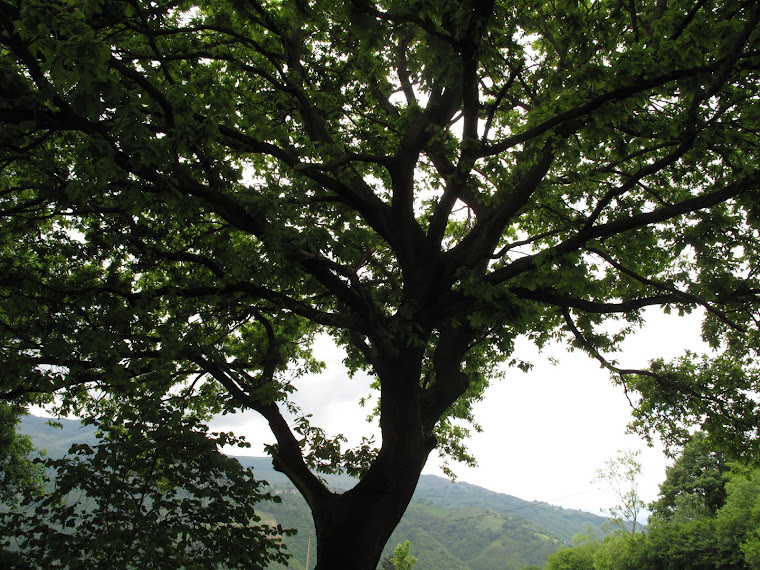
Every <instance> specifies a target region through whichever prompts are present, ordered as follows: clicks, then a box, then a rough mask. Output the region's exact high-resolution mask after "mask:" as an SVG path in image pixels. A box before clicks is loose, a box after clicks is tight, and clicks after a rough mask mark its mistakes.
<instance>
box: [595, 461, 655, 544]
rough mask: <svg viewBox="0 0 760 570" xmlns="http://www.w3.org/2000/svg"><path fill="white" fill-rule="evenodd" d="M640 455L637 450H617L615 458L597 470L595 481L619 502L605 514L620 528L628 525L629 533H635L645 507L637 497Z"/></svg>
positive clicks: (638, 496) (639, 497)
mask: <svg viewBox="0 0 760 570" xmlns="http://www.w3.org/2000/svg"><path fill="white" fill-rule="evenodd" d="M640 454H641V451H639V450H635V451H631V450H628V451H620V450H618V453H617V456H615V457H614V458H612V459H608V460H607V461H605V462H604V467H603V468H601V469H599V470H597V473H596V479H595V481H597V482H598V483H601V484H602V486H603V487H605V488H608V489H609V490H611V491H612V492H613V493H614V494H615V497H616V498H617V499H618V500H619V501H620V504H619V505H615V506H614V507H610V508H609V509H608V511H607V512H609V513H610V515H611V516H612V519H613V521H614V522H616V523H617V524H619V525H620V527H621V528H625V527H626V523H628V524H629V525H630V529H631V533H635V532H636V525H637V524H638V521H639V516H640V515H641V512H642V511H643V509H644V507H646V503H645V502H644V501H643V500H642V499H641V496H640V495H639V478H640V477H641V462H640V461H639V459H638V457H639V455H640Z"/></svg>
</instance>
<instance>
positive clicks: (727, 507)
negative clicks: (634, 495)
mask: <svg viewBox="0 0 760 570" xmlns="http://www.w3.org/2000/svg"><path fill="white" fill-rule="evenodd" d="M651 508H652V516H651V517H650V519H649V524H648V529H647V532H646V533H638V534H630V533H624V532H618V533H615V534H612V535H608V536H605V537H600V536H599V535H596V534H594V533H591V534H587V535H582V536H579V537H578V538H577V541H578V544H576V545H575V546H574V547H572V548H567V549H561V550H559V551H557V552H556V553H555V554H552V555H551V556H549V560H548V563H547V566H546V568H547V570H635V569H637V570H650V569H651V570H677V569H682V568H690V569H695V570H699V569H704V570H707V569H711V568H725V569H732V570H740V569H744V568H746V569H751V568H758V567H760V534H759V533H758V529H760V470H758V469H756V468H748V467H744V466H742V465H741V464H738V463H733V464H731V463H730V462H727V461H726V460H725V458H724V457H723V454H722V452H720V451H716V450H714V449H711V448H710V446H709V445H708V444H707V441H706V438H705V435H704V434H702V433H697V434H695V436H694V437H693V438H692V439H691V440H690V441H689V443H688V444H687V445H686V447H685V448H684V450H683V453H682V454H681V455H680V456H679V457H678V459H677V460H676V461H675V463H674V464H673V465H672V466H671V467H669V468H668V470H667V475H666V480H665V481H664V482H663V483H662V485H660V497H659V499H658V500H657V501H655V502H654V503H653V504H652V505H651Z"/></svg>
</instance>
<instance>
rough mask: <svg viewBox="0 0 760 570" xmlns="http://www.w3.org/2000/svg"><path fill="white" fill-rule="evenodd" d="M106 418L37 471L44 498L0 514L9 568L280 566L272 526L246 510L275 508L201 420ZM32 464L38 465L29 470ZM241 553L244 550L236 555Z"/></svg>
mask: <svg viewBox="0 0 760 570" xmlns="http://www.w3.org/2000/svg"><path fill="white" fill-rule="evenodd" d="M134 403H135V402H131V404H132V405H130V407H128V408H122V409H119V410H111V413H108V414H106V415H105V417H103V418H100V419H99V420H90V421H91V422H96V423H97V426H98V432H97V443H96V444H94V445H89V444H86V443H79V444H74V445H73V446H71V448H70V449H69V452H68V454H67V455H65V456H63V457H57V456H51V457H50V458H47V459H45V460H43V461H41V463H42V464H43V465H44V466H45V468H46V470H47V472H48V473H49V474H50V476H51V479H52V480H51V481H50V483H49V485H48V487H47V489H46V490H45V492H44V493H41V492H39V491H38V492H36V493H29V492H26V493H23V494H21V495H20V496H21V499H20V501H19V504H18V505H11V506H10V507H11V508H9V509H3V512H2V513H0V541H1V542H0V544H2V545H3V547H4V549H3V551H6V550H7V551H8V552H13V553H17V555H19V556H21V557H22V558H23V560H24V561H25V562H24V564H23V565H20V566H19V568H22V567H23V568H41V569H42V568H44V569H48V568H68V569H77V568H82V569H85V568H93V567H95V568H105V567H114V568H139V567H143V568H167V567H171V568H188V569H190V568H197V569H204V570H205V569H207V568H209V569H211V568H223V569H228V568H265V567H267V566H268V565H269V563H272V562H284V561H285V560H286V559H287V556H286V554H285V552H284V551H283V550H282V538H283V536H286V535H287V534H289V532H288V531H285V530H283V529H282V528H281V527H279V526H269V525H266V524H263V523H262V522H261V520H260V518H259V517H258V515H256V513H255V512H254V505H255V504H256V503H258V502H259V501H263V500H275V501H279V497H274V496H272V495H270V494H269V493H268V492H265V491H264V490H263V489H262V486H263V485H265V483H262V482H259V481H256V480H255V479H254V478H253V473H252V472H251V470H250V469H243V468H242V467H241V465H240V464H239V463H238V462H237V460H235V459H234V458H231V457H228V456H226V455H223V454H222V453H220V452H219V451H218V449H217V446H221V445H234V444H238V443H241V442H239V441H238V440H236V439H235V438H234V437H232V436H230V434H225V433H215V434H209V433H207V432H208V429H207V428H206V427H205V425H204V424H203V423H202V422H201V419H202V418H199V417H197V416H193V415H187V414H185V413H184V411H183V410H182V409H179V408H177V407H176V405H172V404H171V403H163V404H162V405H161V406H159V407H155V406H151V405H149V404H148V403H146V402H142V403H143V405H136V406H134V407H133V404H134ZM38 461H40V460H38ZM241 544H244V545H245V548H241V547H240V545H241Z"/></svg>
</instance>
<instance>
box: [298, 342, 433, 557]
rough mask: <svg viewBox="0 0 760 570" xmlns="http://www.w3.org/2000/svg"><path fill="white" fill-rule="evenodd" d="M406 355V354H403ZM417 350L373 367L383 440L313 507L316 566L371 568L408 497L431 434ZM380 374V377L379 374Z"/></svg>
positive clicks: (424, 456) (396, 523)
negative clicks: (350, 480)
mask: <svg viewBox="0 0 760 570" xmlns="http://www.w3.org/2000/svg"><path fill="white" fill-rule="evenodd" d="M407 356H409V355H407ZM420 361H421V355H420V354H414V355H413V356H412V357H411V358H407V359H405V364H406V365H404V363H402V361H401V359H398V360H395V361H394V362H393V364H392V365H391V366H389V368H390V369H388V368H386V369H385V370H381V371H378V372H379V373H380V375H381V378H382V379H383V383H382V387H381V420H380V424H381V429H382V432H383V445H382V448H381V449H380V452H379V454H378V456H377V458H376V459H375V461H374V462H373V464H372V466H371V467H370V469H369V471H368V472H367V473H366V474H365V476H364V477H363V478H362V480H361V481H360V482H359V483H358V484H357V485H356V487H354V488H353V489H351V490H350V491H347V492H346V493H343V494H341V495H331V496H330V497H329V498H326V499H325V500H323V501H321V504H320V505H319V506H317V508H315V505H312V512H313V515H314V523H315V526H316V530H317V568H318V569H319V570H328V569H330V570H333V569H336V568H351V569H352V570H364V569H367V570H374V569H375V568H376V567H377V564H378V562H379V561H380V557H381V554H382V551H383V548H384V547H385V544H386V543H387V541H388V539H389V538H390V535H391V533H392V532H393V530H394V529H395V528H396V526H397V525H398V523H399V521H400V520H401V517H402V516H403V514H404V512H405V511H406V508H407V506H408V505H409V502H410V501H411V499H412V495H413V494H414V490H415V488H416V487H417V482H418V480H419V477H420V473H421V472H422V468H423V467H424V466H425V462H426V461H427V457H428V455H429V454H430V452H431V451H432V449H433V448H434V447H435V439H434V438H433V437H432V436H430V435H428V434H426V433H425V430H424V429H423V426H422V421H421V416H420V400H419V381H420V380H419V378H420V375H419V371H420ZM383 376H384V377H383Z"/></svg>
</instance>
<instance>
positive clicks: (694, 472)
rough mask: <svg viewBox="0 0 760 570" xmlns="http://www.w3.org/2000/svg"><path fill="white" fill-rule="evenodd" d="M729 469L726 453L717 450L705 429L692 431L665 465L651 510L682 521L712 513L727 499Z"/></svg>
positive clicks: (667, 517) (653, 512) (712, 514)
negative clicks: (664, 471)
mask: <svg viewBox="0 0 760 570" xmlns="http://www.w3.org/2000/svg"><path fill="white" fill-rule="evenodd" d="M729 470H730V466H729V463H728V460H727V459H726V456H725V453H724V452H722V451H721V450H717V451H716V450H715V449H714V446H711V444H710V442H709V440H708V438H707V435H706V434H705V433H703V432H697V433H695V434H694V435H693V436H692V437H691V438H690V439H689V441H688V443H687V444H686V445H685V446H684V448H683V451H682V452H681V455H679V456H678V458H677V459H676V460H675V462H674V463H673V465H671V466H670V467H668V469H667V471H666V473H665V481H663V483H662V484H661V485H660V498H659V499H657V500H656V501H654V502H653V503H652V504H651V506H650V508H651V510H652V514H653V515H654V516H656V517H657V518H660V519H664V520H672V519H676V520H681V521H686V520H691V519H695V518H700V517H706V516H715V513H716V512H717V511H718V509H719V508H720V507H722V506H723V504H724V503H725V501H726V489H725V486H726V482H727V481H728V478H729Z"/></svg>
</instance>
